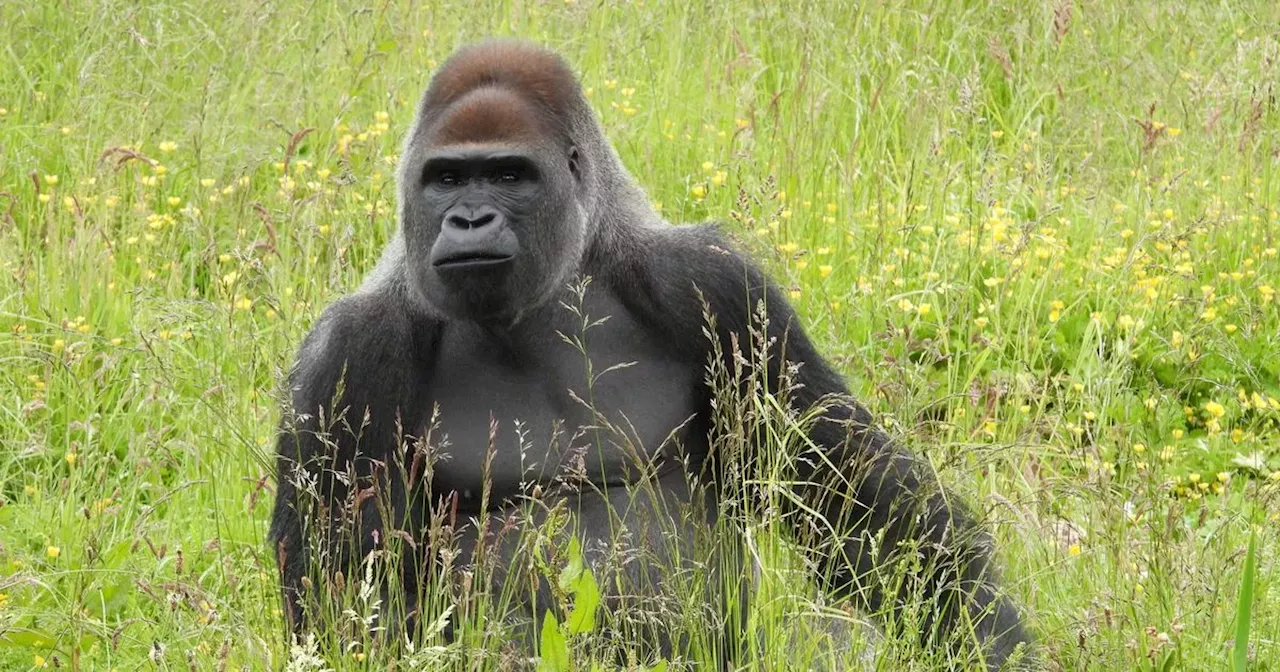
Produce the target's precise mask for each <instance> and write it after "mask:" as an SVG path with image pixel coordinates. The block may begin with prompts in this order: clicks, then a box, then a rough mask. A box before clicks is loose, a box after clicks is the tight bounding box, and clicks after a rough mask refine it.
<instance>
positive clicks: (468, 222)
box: [445, 212, 498, 231]
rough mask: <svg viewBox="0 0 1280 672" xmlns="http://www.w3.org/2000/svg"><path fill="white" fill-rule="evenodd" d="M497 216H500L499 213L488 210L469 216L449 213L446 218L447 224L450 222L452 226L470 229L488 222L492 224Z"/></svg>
mask: <svg viewBox="0 0 1280 672" xmlns="http://www.w3.org/2000/svg"><path fill="white" fill-rule="evenodd" d="M497 217H498V216H497V214H496V213H493V212H486V213H483V214H479V215H468V216H463V215H449V216H448V217H446V218H445V224H448V225H449V226H450V227H452V228H455V229H462V230H464V231H466V230H469V229H478V228H480V227H483V226H486V225H488V224H492V223H493V221H494V220H495V219H497Z"/></svg>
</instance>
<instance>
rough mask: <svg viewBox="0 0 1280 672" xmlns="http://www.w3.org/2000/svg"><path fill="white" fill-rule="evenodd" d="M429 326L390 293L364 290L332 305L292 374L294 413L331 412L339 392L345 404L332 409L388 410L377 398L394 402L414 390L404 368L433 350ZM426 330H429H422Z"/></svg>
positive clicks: (301, 350)
mask: <svg viewBox="0 0 1280 672" xmlns="http://www.w3.org/2000/svg"><path fill="white" fill-rule="evenodd" d="M415 320H417V321H422V322H429V320H427V319H426V318H422V317H414V316H412V315H411V314H410V312H409V310H408V308H407V306H406V303H405V300H404V299H403V297H396V296H394V295H393V294H392V293H390V292H386V291H362V292H358V293H355V294H351V295H348V296H345V297H343V298H341V299H339V300H338V301H336V302H334V303H333V304H330V305H329V307H328V308H326V309H325V310H324V312H323V313H322V314H321V315H320V318H319V319H318V320H317V321H316V323H315V325H314V326H313V327H312V328H311V331H310V332H309V333H308V334H307V337H306V339H305V340H304V341H303V343H302V346H301V348H299V350H298V356H297V361H296V363H295V365H294V369H293V372H292V373H291V375H290V387H291V389H292V398H293V406H294V411H295V412H297V413H316V412H317V408H318V407H321V406H323V407H325V408H329V407H330V405H331V404H332V402H333V401H334V395H335V393H336V392H338V391H339V388H341V391H342V392H343V396H344V397H345V399H343V400H342V401H343V402H345V403H343V404H342V406H333V408H334V409H341V408H343V407H353V408H356V409H360V410H361V411H363V410H365V409H366V408H375V409H384V408H386V407H384V406H379V405H378V404H376V403H374V402H375V401H376V400H377V398H390V399H394V398H395V397H396V395H397V393H401V394H403V393H405V392H408V390H409V389H410V388H411V387H412V384H411V380H410V379H409V376H408V375H406V374H407V373H408V372H407V370H406V369H407V368H408V367H406V364H410V363H415V362H418V361H420V359H421V358H422V356H423V355H424V353H429V352H430V351H431V348H430V343H429V342H426V339H428V338H430V334H431V331H432V330H431V329H430V328H429V327H428V328H425V329H415V328H414V326H413V325H414V322H415ZM423 326H426V325H423Z"/></svg>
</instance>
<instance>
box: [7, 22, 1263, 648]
mask: <svg viewBox="0 0 1280 672" xmlns="http://www.w3.org/2000/svg"><path fill="white" fill-rule="evenodd" d="M1277 25H1280V5H1277V4H1276V3H1274V2H1267V1H1265V0H1258V1H1253V2H1236V3H1164V2H1156V3H1146V4H1133V3H1105V2H1078V3H1073V2H1070V1H1068V0H1061V1H1057V2H1053V1H1049V2H1003V3H968V2H883V3H856V4H855V3H839V2H791V3H776V2H736V3H690V2H674V1H672V2H655V1H652V0H650V1H646V2H643V3H640V2H637V3H621V2H577V3H574V2H568V3H564V2H531V3H526V2H492V3H489V2H481V3H476V2H453V1H452V0H444V1H442V2H437V3H391V2H377V3H302V2H283V3H274V4H266V5H264V4H262V3H250V2H228V3H219V4H216V5H208V4H202V3H193V2H184V1H181V0H175V1H172V2H149V3H134V2H117V1H109V0H101V1H95V0H79V1H68V2H25V3H19V2H5V3H0V26H3V28H2V29H0V31H2V32H0V34H2V35H3V37H4V39H3V40H0V667H3V668H4V669H25V668H29V667H33V666H41V665H48V666H55V665H61V666H64V667H71V668H73V669H112V668H116V669H120V670H128V669H139V668H146V667H158V668H164V669H169V668H177V669H187V668H191V669H221V668H225V669H231V668H239V667H241V666H247V667H249V668H251V669H260V668H264V667H272V668H274V667H279V666H281V665H283V663H284V662H285V661H286V660H289V659H290V657H291V655H292V656H293V657H294V659H295V664H297V665H301V663H300V662H298V661H299V660H301V658H300V654H298V655H294V654H291V652H290V647H289V644H288V642H287V640H286V638H285V636H284V631H283V625H282V623H283V621H282V616H281V614H280V607H279V600H278V597H277V595H278V594H277V586H276V579H275V572H274V568H273V562H274V560H273V557H272V555H271V553H270V552H269V550H268V549H267V547H266V544H265V536H266V524H267V516H268V511H269V508H270V501H271V499H272V496H273V488H274V485H273V483H272V481H271V476H270V475H271V473H272V471H271V454H272V446H271V440H272V436H273V432H274V428H275V426H276V422H277V420H278V412H279V411H278V409H279V404H278V399H279V394H278V390H279V384H280V382H279V381H280V380H281V378H282V373H283V371H284V369H285V368H286V367H287V366H288V364H289V362H290V359H291V357H292V354H293V351H294V348H295V347H296V345H297V343H298V341H299V339H300V338H301V336H302V334H303V333H305V330H306V329H307V327H308V326H309V325H310V324H311V322H312V320H313V319H314V318H315V317H316V315H317V314H318V312H319V311H320V310H321V309H322V308H323V306H324V305H325V304H327V303H328V302H329V301H331V300H333V299H334V298H335V297H337V296H340V295H341V294H343V293H344V292H347V291H350V290H351V289H352V288H354V287H355V286H356V285H357V284H358V283H359V281H360V278H361V277H362V275H363V274H364V273H365V272H366V271H367V270H368V269H369V268H371V266H372V264H373V263H374V261H375V260H376V258H377V256H378V254H379V252H380V250H381V247H382V245H383V244H384V243H385V241H386V239H387V237H388V235H389V234H390V232H391V231H392V230H393V228H394V221H393V220H394V213H393V210H394V197H393V194H394V184H393V175H394V165H395V162H396V152H397V151H398V148H399V141H400V137H401V135H402V134H403V132H404V131H405V129H406V128H407V127H408V125H409V123H410V122H411V120H412V117H413V112H414V104H415V101H416V98H417V96H418V95H419V94H420V92H421V90H422V88H423V87H424V85H425V84H426V82H427V80H428V78H429V77H430V74H431V72H432V70H433V68H434V67H435V66H436V65H437V64H438V62H439V61H441V60H442V59H443V58H445V57H446V56H447V55H448V54H449V53H450V52H451V51H452V50H453V49H454V48H455V47H456V46H457V45H458V44H460V43H462V42H465V41H467V40H471V39H474V38H478V37H482V36H487V35H493V34H514V35H521V36H525V37H530V38H533V39H536V40H539V41H542V42H544V43H546V44H548V45H550V46H553V47H555V48H556V49H559V50H561V51H562V52H563V53H564V54H565V55H566V56H567V57H568V58H569V59H570V60H571V61H572V62H573V63H574V64H575V66H576V67H577V68H578V69H579V71H580V72H581V73H582V76H583V80H584V84H585V86H587V87H588V90H589V93H590V95H591V100H592V102H593V103H594V104H595V106H596V108H597V109H598V110H599V113H600V117H601V120H602V122H603V124H604V126H605V128H606V130H607V132H608V134H609V137H610V139H611V140H612V141H613V142H614V143H615V145H616V146H617V148H618V151H619V152H620V154H621V155H622V158H623V160H624V162H625V163H626V164H627V165H628V166H629V167H630V168H631V170H632V171H633V172H634V173H635V175H636V176H637V178H638V179H639V180H640V181H641V182H642V183H643V184H644V185H645V186H646V188H648V190H649V193H650V194H651V196H652V198H653V200H654V201H655V202H656V203H658V204H659V205H660V207H661V209H662V211H663V213H664V214H666V215H667V216H668V217H670V218H671V219H672V220H675V221H692V220H701V219H708V218H711V219H719V220H723V221H725V222H726V223H727V228H728V229H730V230H731V231H733V232H734V233H735V234H736V235H737V236H738V237H739V238H741V239H742V240H744V241H746V242H747V245H748V246H749V247H751V248H752V249H754V250H755V251H756V252H757V256H758V257H759V258H760V259H762V260H764V261H765V262H766V264H767V265H768V267H769V268H770V271H771V273H772V274H773V275H774V277H775V278H777V279H779V280H780V281H781V282H782V283H783V284H784V285H785V286H786V287H787V288H788V289H789V291H790V295H791V298H792V300H793V301H794V302H795V303H796V304H797V306H798V308H799V309H800V311H801V313H802V315H803V316H804V319H805V322H806V324H807V325H808V327H809V329H810V331H811V332H812V333H813V334H814V336H815V338H816V339H817V340H818V341H819V342H820V343H821V344H822V345H823V347H824V350H825V351H826V352H828V353H829V354H830V355H831V356H832V357H833V359H834V360H835V361H836V362H837V364H838V366H839V368H840V369H841V370H842V371H844V372H845V373H847V374H848V376H849V378H850V381H851V384H852V386H853V388H854V390H855V392H856V393H857V394H858V395H859V396H860V397H861V398H862V399H863V400H865V401H866V402H867V403H868V404H869V405H870V406H871V407H872V408H873V409H874V410H875V411H876V412H877V413H878V414H879V417H880V419H881V422H882V423H883V424H884V425H885V426H886V427H887V428H888V429H889V430H890V431H891V432H892V433H894V434H895V435H896V436H898V437H899V438H900V439H901V440H902V441H904V442H906V443H907V444H909V445H911V446H912V447H914V448H915V449H917V450H918V451H920V452H921V453H923V454H924V455H926V456H927V457H928V458H929V459H930V460H931V462H932V464H933V465H934V466H935V468H936V469H937V470H938V472H939V474H940V477H941V478H942V479H943V480H944V481H946V482H947V483H949V484H952V485H954V486H955V487H956V488H957V489H958V490H959V491H960V492H962V493H963V494H964V495H965V496H967V497H970V498H971V499H972V500H973V501H975V502H976V503H977V504H978V506H979V508H981V509H983V510H984V511H985V512H986V513H987V518H988V519H989V521H990V527H991V529H992V530H993V532H994V534H995V535H996V538H997V544H998V548H999V549H1000V555H1001V559H1002V561H1003V564H1004V565H1005V566H1006V575H1007V578H1008V581H1009V583H1010V589H1011V591H1012V592H1013V593H1014V594H1015V596H1016V597H1017V598H1018V599H1019V601H1020V602H1021V603H1022V604H1024V605H1026V606H1027V612H1028V615H1029V617H1030V618H1031V620H1032V622H1033V623H1034V626H1035V630H1036V631H1037V633H1038V634H1039V635H1040V638H1041V640H1042V642H1043V644H1044V645H1045V648H1046V651H1045V654H1046V658H1047V659H1048V660H1049V661H1051V662H1052V663H1053V664H1056V665H1057V666H1059V667H1061V668H1063V669H1083V668H1085V667H1088V668H1090V669H1222V668H1223V667H1224V666H1226V665H1227V664H1228V661H1229V660H1231V659H1232V655H1233V654H1232V651H1233V646H1236V647H1239V646H1240V645H1239V643H1238V642H1235V643H1234V644H1233V640H1234V639H1235V638H1236V635H1237V632H1239V631H1240V628H1239V627H1238V624H1237V622H1236V621H1237V620H1238V619H1237V618H1236V617H1235V613H1236V609H1235V607H1236V606H1237V598H1238V591H1239V589H1240V586H1242V585H1248V586H1252V595H1253V600H1252V612H1251V614H1250V615H1249V623H1248V628H1249V633H1250V635H1249V637H1250V639H1249V642H1248V646H1247V647H1246V648H1236V649H1235V650H1236V651H1241V650H1243V651H1245V653H1246V654H1247V655H1251V656H1252V664H1253V665H1254V666H1255V667H1256V668H1258V669H1274V667H1275V665H1276V663H1275V661H1276V660H1277V659H1280V641H1278V640H1280V611H1277V608H1276V606H1275V605H1276V604H1277V603H1280V600H1278V599H1277V592H1276V591H1277V590H1278V586H1280V581H1277V577H1278V573H1280V567H1278V566H1277V561H1276V559H1275V557H1274V554H1268V553H1265V552H1262V553H1258V554H1257V555H1256V556H1255V560H1254V565H1253V572H1254V576H1253V580H1252V581H1249V582H1244V581H1243V580H1242V573H1243V571H1244V569H1243V568H1244V566H1245V564H1246V562H1245V558H1246V550H1245V549H1246V548H1247V546H1248V545H1249V539H1250V534H1251V529H1252V526H1251V524H1250V522H1251V521H1254V520H1260V521H1265V524H1262V525H1259V526H1258V527H1257V535H1258V537H1257V542H1256V544H1257V545H1256V548H1257V549H1263V550H1265V549H1272V548H1276V543H1277V541H1278V540H1277V532H1276V530H1277V529H1280V525H1278V524H1277V523H1280V502H1277V492H1278V491H1280V487H1278V484H1280V449H1278V448H1277V445H1280V300H1278V299H1277V296H1276V294H1277V292H1278V291H1280V257H1278V256H1277V251H1276V250H1277V247H1280V221H1278V220H1280V213H1278V212H1277V211H1278V210H1280V205H1278V204H1280V172H1278V170H1277V169H1278V168H1280V111H1278V110H1277V106H1276V90H1275V83H1276V82H1277V81H1280V72H1278V71H1280V33H1278V32H1277V28H1276V26H1277ZM779 431H784V430H779ZM779 440H781V438H780V439H779ZM759 532H761V536H760V539H762V540H763V541H762V542H761V543H762V544H765V545H769V544H780V543H783V542H782V541H781V540H780V539H779V538H778V537H777V535H771V534H768V531H767V530H762V531H759ZM745 533H746V534H747V535H748V536H749V537H752V535H755V534H756V533H757V530H753V529H751V528H747V530H745ZM753 538H754V537H753ZM769 555H770V556H771V557H776V558H785V557H786V553H785V549H776V552H772V551H771V552H770V553H769ZM767 570H768V571H766V572H765V575H764V577H763V578H762V580H761V584H762V585H761V586H760V588H759V595H758V596H757V599H756V600H755V602H754V605H755V606H753V608H752V612H751V614H750V615H749V625H750V627H751V628H755V630H754V632H756V633H761V636H760V638H759V640H760V641H765V642H767V643H768V644H770V646H767V647H763V648H765V649H766V650H765V651H763V652H762V653H760V654H759V658H758V659H756V660H754V661H753V660H748V661H746V662H744V663H743V664H744V665H747V666H754V667H757V668H768V669H775V668H777V669H781V668H783V667H785V666H786V661H787V660H789V659H788V658H787V656H789V655H798V656H803V658H802V660H810V659H814V660H816V659H822V658H823V657H824V656H825V657H827V658H825V659H827V660H841V659H839V658H838V656H840V655H844V654H838V653H832V651H837V650H839V651H847V650H848V649H849V648H850V647H852V648H853V649H854V650H855V651H854V653H853V657H854V658H856V659H858V660H863V659H865V660H868V661H870V662H868V664H869V665H872V666H874V665H877V664H878V665H879V666H880V667H881V668H882V669H900V667H901V665H903V664H906V663H905V662H904V661H903V659H904V658H909V657H910V655H911V651H909V650H900V649H901V647H902V646H905V645H904V644H901V643H897V642H880V643H878V644H875V646H871V644H872V643H874V639H875V637H874V636H873V635H871V634H868V633H866V632H864V631H861V630H858V631H855V633H854V635H853V636H852V638H853V640H854V642H853V643H852V644H848V643H845V644H843V645H841V646H843V647H844V648H841V646H827V644H826V643H825V642H824V641H822V640H821V639H820V638H819V637H817V636H816V635H815V633H816V632H818V630H820V629H821V628H820V627H817V628H814V629H812V630H807V631H805V632H803V633H801V636H799V637H795V638H792V637H789V636H788V633H791V632H794V631H795V627H799V626H796V625H795V620H796V619H795V616H796V614H797V613H801V614H804V613H808V614H812V613H814V612H818V611H822V610H826V609H827V606H826V605H823V604H821V603H820V602H818V601H817V598H816V597H815V596H814V595H813V594H812V593H811V592H810V587H809V585H808V582H807V581H806V578H805V577H804V575H803V571H800V570H798V569H793V568H790V567H788V566H787V564H786V562H785V561H781V560H779V561H778V562H775V563H774V564H772V565H771V566H769V567H768V568H767ZM823 613H825V614H826V615H827V616H828V617H835V614H833V613H831V612H830V611H824V612H823ZM844 618H846V619H847V620H857V619H859V618H860V616H857V615H846V616H845V617H844ZM676 626H677V627H684V628H687V629H690V630H694V629H696V627H697V626H699V623H698V622H697V621H696V620H694V619H693V617H692V616H690V617H689V618H688V619H687V620H686V621H684V622H683V624H681V623H679V622H678V623H676ZM868 649H871V650H868ZM806 651H812V653H806ZM876 656H879V658H876ZM845 660H847V659H845ZM877 661H878V662H877ZM329 664H331V665H338V666H342V667H344V668H346V667H352V668H364V667H367V668H376V669H383V668H385V667H386V661H384V660H381V659H379V658H378V657H377V656H372V655H368V654H366V653H365V652H364V650H363V649H357V650H351V651H347V652H344V653H343V655H342V656H341V657H340V658H339V659H337V660H331V661H330V663H329ZM833 664H835V663H833ZM917 665H920V666H926V665H927V663H917ZM1267 666H1270V667H1267Z"/></svg>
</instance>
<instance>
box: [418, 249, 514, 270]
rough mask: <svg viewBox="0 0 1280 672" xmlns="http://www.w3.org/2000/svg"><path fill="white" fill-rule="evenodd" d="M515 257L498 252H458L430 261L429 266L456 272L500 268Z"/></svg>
mask: <svg viewBox="0 0 1280 672" xmlns="http://www.w3.org/2000/svg"><path fill="white" fill-rule="evenodd" d="M515 256H516V255H514V254H502V253H500V252H486V251H482V250H477V251H474V252H463V251H458V252H456V253H454V254H451V255H449V256H446V257H442V258H440V259H434V260H432V262H431V265H432V266H435V267H436V268H440V269H444V268H448V269H457V270H464V269H469V268H485V267H491V266H500V265H502V264H505V263H507V262H509V261H511V260H512V259H515Z"/></svg>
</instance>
